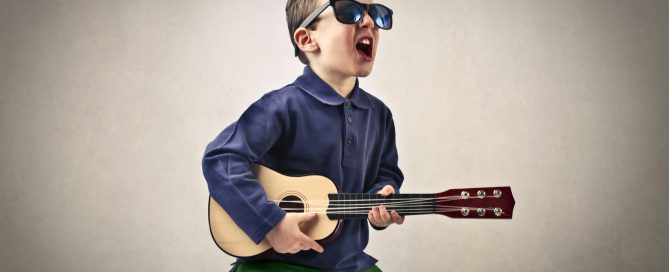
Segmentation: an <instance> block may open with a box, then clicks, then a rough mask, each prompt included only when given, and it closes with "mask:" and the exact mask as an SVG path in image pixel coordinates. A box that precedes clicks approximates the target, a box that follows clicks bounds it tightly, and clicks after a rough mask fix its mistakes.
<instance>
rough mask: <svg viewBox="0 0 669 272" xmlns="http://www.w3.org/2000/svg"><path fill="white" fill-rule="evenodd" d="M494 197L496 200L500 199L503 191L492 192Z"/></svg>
mask: <svg viewBox="0 0 669 272" xmlns="http://www.w3.org/2000/svg"><path fill="white" fill-rule="evenodd" d="M492 195H493V196H495V197H496V198H499V197H501V196H502V190H500V189H495V190H494V191H492Z"/></svg>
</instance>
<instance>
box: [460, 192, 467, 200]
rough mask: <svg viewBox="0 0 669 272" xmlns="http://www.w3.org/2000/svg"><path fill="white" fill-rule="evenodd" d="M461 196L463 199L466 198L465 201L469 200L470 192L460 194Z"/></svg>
mask: <svg viewBox="0 0 669 272" xmlns="http://www.w3.org/2000/svg"><path fill="white" fill-rule="evenodd" d="M460 196H461V197H462V198H464V199H468V198H469V192H467V191H462V193H460Z"/></svg>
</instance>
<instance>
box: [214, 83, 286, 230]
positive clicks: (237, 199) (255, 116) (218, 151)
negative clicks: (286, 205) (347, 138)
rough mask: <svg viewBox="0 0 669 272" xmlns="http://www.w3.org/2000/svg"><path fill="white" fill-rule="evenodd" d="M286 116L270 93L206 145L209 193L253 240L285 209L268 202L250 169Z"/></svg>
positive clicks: (268, 227) (272, 139)
mask: <svg viewBox="0 0 669 272" xmlns="http://www.w3.org/2000/svg"><path fill="white" fill-rule="evenodd" d="M286 120H287V118H286V116H285V114H284V113H283V112H282V110H281V108H280V107H279V106H278V104H277V103H276V102H275V101H273V100H272V97H271V93H270V94H267V95H265V96H263V97H262V98H261V99H260V100H258V101H257V102H255V103H254V104H252V105H251V106H250V107H249V108H248V109H247V110H246V111H245V112H244V113H243V114H242V116H241V117H240V118H239V120H238V121H237V122H235V123H233V124H231V125H230V126H228V127H227V128H225V129H224V130H223V132H221V133H220V134H219V135H218V136H217V137H216V139H214V140H213V141H212V142H211V143H209V145H207V148H206V151H205V154H204V158H203V160H202V170H203V173H204V177H205V179H206V180H207V184H208V187H209V193H210V194H211V196H212V197H213V198H214V200H216V202H218V204H219V205H221V207H223V209H224V210H225V211H226V212H227V213H228V214H229V215H230V217H231V218H232V219H233V221H235V223H236V224H237V225H238V226H239V227H240V228H241V229H242V230H243V231H244V232H245V233H246V234H247V235H248V236H249V237H250V238H251V239H252V240H253V241H254V242H256V243H260V242H261V241H262V240H263V238H264V237H265V235H267V233H268V232H269V231H270V230H271V229H272V228H273V227H274V226H275V225H276V224H278V223H279V221H281V219H282V218H283V217H284V216H285V212H284V211H283V210H281V208H279V207H278V206H277V205H276V204H275V203H274V202H272V201H268V200H267V196H266V194H265V191H264V190H263V188H262V187H261V185H260V183H259V182H258V180H257V179H256V178H255V177H254V176H253V174H252V172H251V168H250V166H251V163H255V162H258V161H261V160H262V157H263V155H264V154H265V153H266V152H267V151H268V150H269V149H270V148H271V147H272V146H273V145H274V143H275V142H276V141H277V139H278V138H279V137H280V135H281V133H282V132H283V131H284V130H285V127H286Z"/></svg>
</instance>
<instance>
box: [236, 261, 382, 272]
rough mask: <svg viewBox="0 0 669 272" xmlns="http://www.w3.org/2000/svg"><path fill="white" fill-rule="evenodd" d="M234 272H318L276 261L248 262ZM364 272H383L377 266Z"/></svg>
mask: <svg viewBox="0 0 669 272" xmlns="http://www.w3.org/2000/svg"><path fill="white" fill-rule="evenodd" d="M235 271H236V272H265V271H271V272H318V271H319V270H318V269H314V268H309V267H304V266H299V265H294V264H289V263H284V262H276V261H263V262H248V263H243V264H239V265H237V270H235ZM365 272H383V271H381V269H379V267H378V266H376V265H375V266H372V267H371V268H369V269H367V270H366V271H365Z"/></svg>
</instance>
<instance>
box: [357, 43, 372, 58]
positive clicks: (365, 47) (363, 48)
mask: <svg viewBox="0 0 669 272" xmlns="http://www.w3.org/2000/svg"><path fill="white" fill-rule="evenodd" d="M355 48H356V49H357V50H358V51H359V52H360V53H362V54H363V55H365V56H369V54H367V51H368V49H369V45H367V44H363V43H359V44H356V45H355Z"/></svg>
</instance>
